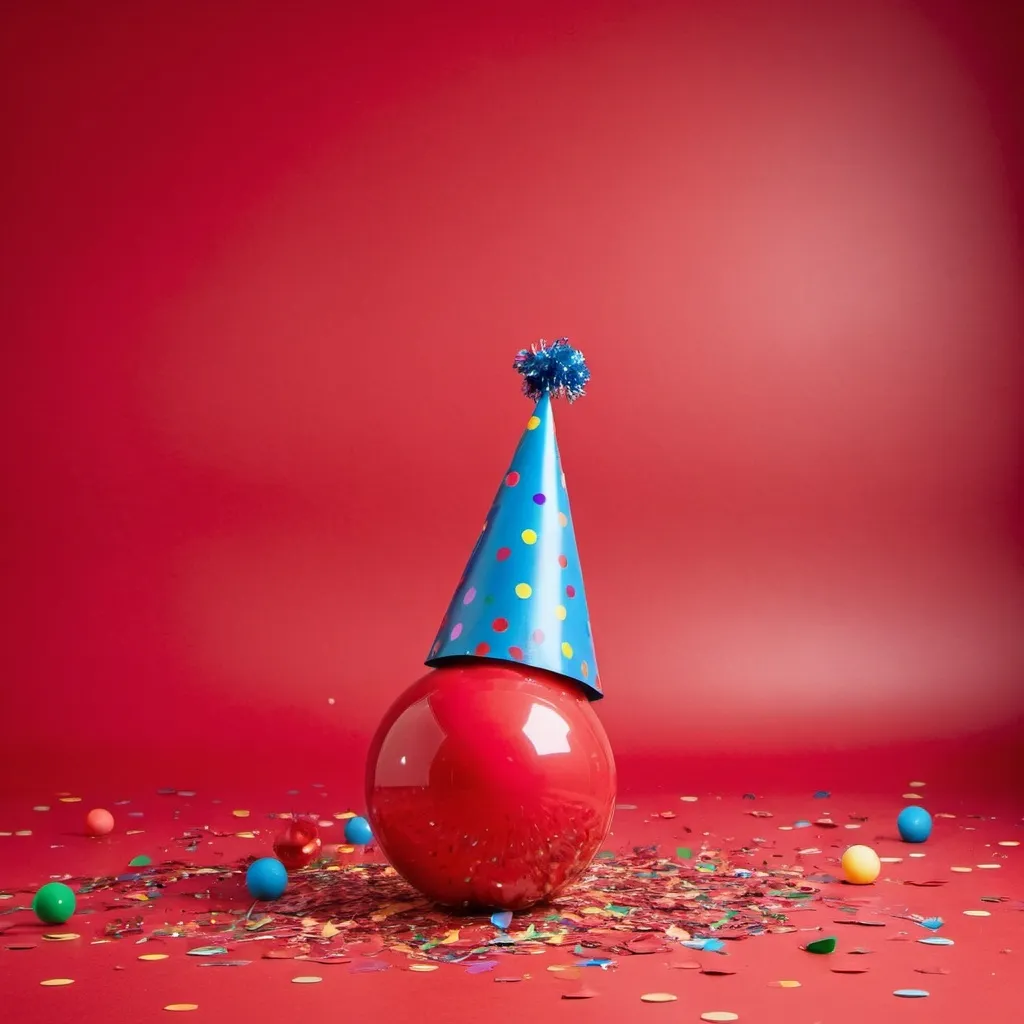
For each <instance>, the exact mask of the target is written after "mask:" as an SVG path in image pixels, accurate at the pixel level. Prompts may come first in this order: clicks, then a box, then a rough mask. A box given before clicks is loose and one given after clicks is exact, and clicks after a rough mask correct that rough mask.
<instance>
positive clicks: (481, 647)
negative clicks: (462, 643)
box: [473, 641, 491, 658]
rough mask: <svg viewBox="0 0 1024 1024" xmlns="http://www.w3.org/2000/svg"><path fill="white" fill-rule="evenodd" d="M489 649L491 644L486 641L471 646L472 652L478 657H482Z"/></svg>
mask: <svg viewBox="0 0 1024 1024" xmlns="http://www.w3.org/2000/svg"><path fill="white" fill-rule="evenodd" d="M490 649H491V645H490V644H487V643H484V642H483V641H481V642H480V643H478V644H477V645H476V647H474V648H473V653H474V654H475V655H476V656H477V657H478V658H482V657H483V656H484V655H485V654H487V653H488V652H489V651H490Z"/></svg>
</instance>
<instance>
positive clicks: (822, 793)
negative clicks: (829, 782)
mask: <svg viewBox="0 0 1024 1024" xmlns="http://www.w3.org/2000/svg"><path fill="white" fill-rule="evenodd" d="M831 795H832V794H831V793H830V792H829V791H828V790H827V789H819V790H818V792H817V793H815V794H814V799H815V800H827V799H828V798H829V797H830V796H831Z"/></svg>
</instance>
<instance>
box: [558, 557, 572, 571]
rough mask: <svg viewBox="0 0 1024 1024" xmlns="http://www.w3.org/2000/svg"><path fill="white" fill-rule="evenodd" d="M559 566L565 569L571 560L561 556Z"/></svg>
mask: <svg viewBox="0 0 1024 1024" xmlns="http://www.w3.org/2000/svg"><path fill="white" fill-rule="evenodd" d="M558 564H559V565H560V566H561V567H562V568H563V569H564V568H565V567H566V566H567V565H568V564H569V559H568V558H566V557H565V555H559V556H558Z"/></svg>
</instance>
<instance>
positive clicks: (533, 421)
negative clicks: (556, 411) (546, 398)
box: [526, 416, 540, 430]
mask: <svg viewBox="0 0 1024 1024" xmlns="http://www.w3.org/2000/svg"><path fill="white" fill-rule="evenodd" d="M539 426H540V417H539V416H531V417H530V418H529V419H528V420H527V421H526V429H527V430H536V429H537V428H538V427H539Z"/></svg>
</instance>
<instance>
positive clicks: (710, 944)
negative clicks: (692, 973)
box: [683, 939, 725, 953]
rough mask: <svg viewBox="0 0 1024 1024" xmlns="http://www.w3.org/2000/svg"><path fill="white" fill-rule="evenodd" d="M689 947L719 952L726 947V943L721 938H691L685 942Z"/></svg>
mask: <svg viewBox="0 0 1024 1024" xmlns="http://www.w3.org/2000/svg"><path fill="white" fill-rule="evenodd" d="M683 945H684V946H686V947H687V949H702V950H704V951H705V952H706V953H717V952H718V951H719V950H720V949H725V943H724V942H723V941H722V940H721V939H690V940H689V941H687V942H684V943H683Z"/></svg>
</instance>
